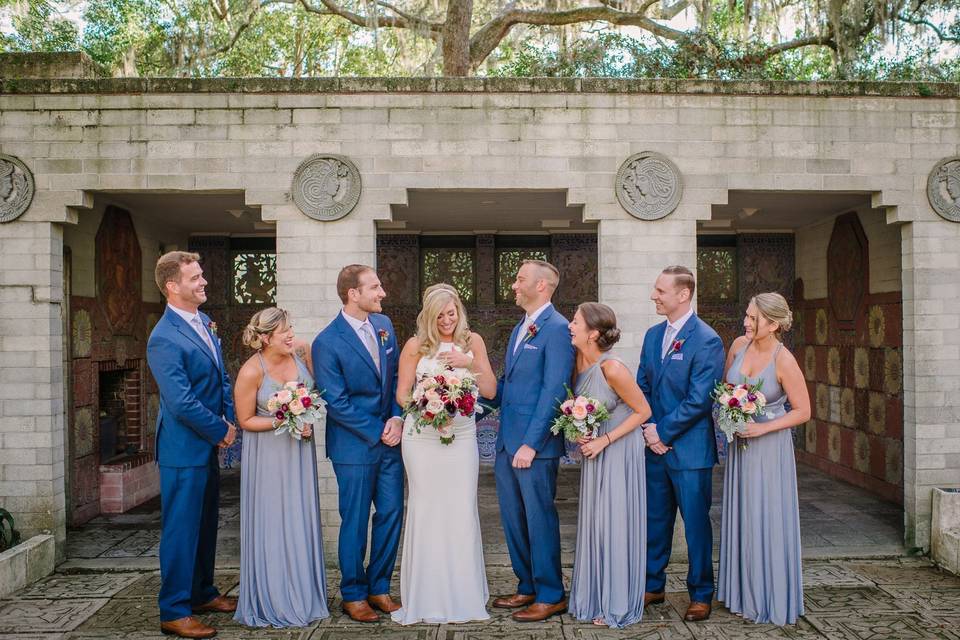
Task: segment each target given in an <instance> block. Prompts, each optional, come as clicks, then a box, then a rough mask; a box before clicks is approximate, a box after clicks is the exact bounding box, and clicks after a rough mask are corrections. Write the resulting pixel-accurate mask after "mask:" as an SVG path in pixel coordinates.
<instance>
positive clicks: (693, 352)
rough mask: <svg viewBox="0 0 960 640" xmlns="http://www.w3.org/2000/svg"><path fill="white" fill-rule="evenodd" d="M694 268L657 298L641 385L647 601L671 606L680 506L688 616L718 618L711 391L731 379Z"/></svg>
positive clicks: (676, 272)
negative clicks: (696, 297) (698, 303)
mask: <svg viewBox="0 0 960 640" xmlns="http://www.w3.org/2000/svg"><path fill="white" fill-rule="evenodd" d="M695 290H696V283H695V281H694V278H693V273H692V272H691V271H690V269H688V268H686V267H682V266H673V267H667V268H666V269H664V270H663V273H661V274H660V277H658V278H657V282H656V284H655V285H654V287H653V293H652V294H651V296H650V299H651V300H653V302H654V303H655V304H656V306H657V314H658V315H661V316H666V318H667V319H666V321H664V322H661V323H660V324H658V325H656V326H653V327H651V328H650V329H648V330H647V333H646V335H645V336H644V339H643V350H642V351H641V353H640V368H639V370H638V371H637V384H638V385H639V386H640V389H642V390H643V393H644V395H645V396H646V397H647V400H648V401H649V402H650V407H651V408H652V410H653V417H652V418H651V422H650V424H648V425H646V426H645V428H644V436H645V437H646V439H647V445H648V446H649V449H648V451H647V538H648V540H647V584H646V593H645V594H644V604H645V605H646V604H653V603H659V602H663V601H664V598H665V595H664V593H665V586H666V580H667V575H666V569H667V563H668V562H669V561H670V551H671V548H672V544H673V525H674V521H675V520H676V517H677V508H678V507H679V509H680V515H681V517H682V518H683V525H684V529H685V531H686V539H687V550H688V554H689V561H690V568H689V571H688V572H687V590H688V592H689V594H690V606H689V607H688V608H687V611H686V614H685V615H684V619H685V620H688V621H691V622H696V621H700V620H706V619H707V618H709V617H710V607H711V603H712V602H713V591H714V583H713V532H712V529H711V528H710V502H711V497H712V485H713V482H712V473H713V465H715V464H716V463H717V449H716V444H715V440H714V436H713V422H712V418H711V409H712V404H713V401H712V400H711V398H710V394H711V392H712V391H713V386H714V383H715V382H716V381H717V380H719V379H720V378H721V377H722V376H723V361H724V357H723V343H722V342H721V341H720V337H719V336H717V333H716V332H715V331H714V330H713V329H711V328H710V327H709V326H708V325H707V324H706V323H705V322H703V321H702V320H701V319H700V318H698V317H697V315H696V314H695V313H694V312H693V309H692V307H691V302H692V298H693V294H694V291H695Z"/></svg>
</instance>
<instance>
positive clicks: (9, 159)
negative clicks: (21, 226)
mask: <svg viewBox="0 0 960 640" xmlns="http://www.w3.org/2000/svg"><path fill="white" fill-rule="evenodd" d="M33 192H34V183H33V174H32V173H30V169H28V168H27V165H25V164H23V163H22V162H21V161H20V160H19V159H18V158H14V157H13V156H8V155H6V154H4V153H0V222H11V221H13V220H16V219H17V218H19V217H20V216H21V215H23V212H24V211H26V210H27V209H28V208H29V207H30V202H31V201H32V200H33Z"/></svg>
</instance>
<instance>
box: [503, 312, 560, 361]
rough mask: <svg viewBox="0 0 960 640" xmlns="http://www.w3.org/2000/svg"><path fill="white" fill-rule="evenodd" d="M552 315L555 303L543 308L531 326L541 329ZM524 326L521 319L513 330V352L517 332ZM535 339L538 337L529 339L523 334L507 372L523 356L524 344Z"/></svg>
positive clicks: (511, 343) (511, 342)
mask: <svg viewBox="0 0 960 640" xmlns="http://www.w3.org/2000/svg"><path fill="white" fill-rule="evenodd" d="M552 315H553V305H552V304H551V305H550V306H548V307H547V308H546V309H544V310H543V313H541V314H540V315H539V316H538V317H537V319H536V320H534V322H533V324H532V325H531V326H534V327H536V328H537V330H538V331H539V329H540V328H541V327H542V326H543V323H544V322H546V321H547V319H548V318H549V317H550V316H552ZM522 326H523V321H522V320H521V321H520V324H518V325H517V326H516V328H514V330H513V335H512V336H511V338H510V347H509V348H510V352H511V353H513V343H514V341H515V340H516V338H517V332H519V331H520V327H522ZM528 331H529V329H528ZM538 335H539V334H538ZM533 340H536V337H533V338H529V339H528V338H526V336H523V342H522V343H521V344H520V345H519V346H518V347H517V350H516V355H515V356H514V357H512V358H511V360H510V364H509V367H508V369H507V373H510V371H512V370H513V367H514V365H516V364H517V360H519V359H520V358H521V356H523V352H524V351H525V349H524V348H523V345H524V344H526V343H527V342H531V341H533Z"/></svg>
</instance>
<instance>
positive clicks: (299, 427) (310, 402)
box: [267, 382, 327, 440]
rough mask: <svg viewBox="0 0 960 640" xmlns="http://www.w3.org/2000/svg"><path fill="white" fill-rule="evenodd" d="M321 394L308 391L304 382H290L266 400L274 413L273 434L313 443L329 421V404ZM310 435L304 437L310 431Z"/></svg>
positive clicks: (268, 408)
mask: <svg viewBox="0 0 960 640" xmlns="http://www.w3.org/2000/svg"><path fill="white" fill-rule="evenodd" d="M320 395H321V392H319V391H317V390H316V389H308V388H307V385H305V384H303V383H302V382H287V383H286V384H284V385H283V386H282V387H280V390H279V391H277V392H276V393H274V394H273V395H272V396H270V399H269V400H267V410H268V411H270V412H271V413H273V423H274V425H275V426H274V428H273V433H274V434H275V435H280V434H281V433H288V434H290V437H291V438H293V439H294V440H310V438H311V437H312V436H313V432H314V431H316V429H317V428H319V427H318V426H317V425H319V424H321V423H322V422H323V421H324V420H325V419H326V417H327V403H326V402H324V401H323V398H321V397H320ZM308 426H309V427H310V429H309V434H310V435H304V432H305V431H307V427H308Z"/></svg>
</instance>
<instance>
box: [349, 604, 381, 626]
mask: <svg viewBox="0 0 960 640" xmlns="http://www.w3.org/2000/svg"><path fill="white" fill-rule="evenodd" d="M343 612H344V613H346V614H347V615H348V616H350V619H351V620H354V621H356V622H377V621H378V620H380V616H378V615H377V612H376V611H374V610H373V609H371V608H370V605H369V604H367V601H366V600H354V601H353V602H344V603H343Z"/></svg>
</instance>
